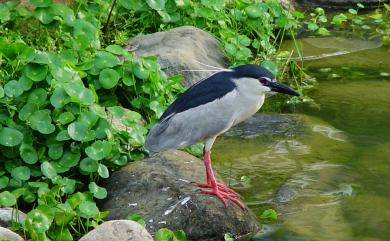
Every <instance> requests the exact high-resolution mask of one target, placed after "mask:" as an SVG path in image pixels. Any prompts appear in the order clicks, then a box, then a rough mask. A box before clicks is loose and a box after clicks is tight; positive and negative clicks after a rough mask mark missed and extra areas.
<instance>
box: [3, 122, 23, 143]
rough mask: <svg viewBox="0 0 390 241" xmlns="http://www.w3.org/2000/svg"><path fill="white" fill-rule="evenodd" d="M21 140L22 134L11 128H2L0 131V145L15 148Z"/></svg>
mask: <svg viewBox="0 0 390 241" xmlns="http://www.w3.org/2000/svg"><path fill="white" fill-rule="evenodd" d="M22 140H23V134H22V133H21V132H20V131H18V130H15V129H13V128H8V127H3V128H1V129H0V145H3V146H9V147H12V146H17V145H19V144H20V143H21V142H22Z"/></svg>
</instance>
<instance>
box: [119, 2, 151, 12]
mask: <svg viewBox="0 0 390 241" xmlns="http://www.w3.org/2000/svg"><path fill="white" fill-rule="evenodd" d="M118 4H119V5H120V6H122V7H124V8H126V9H129V10H135V11H146V10H148V7H147V5H146V3H145V1H144V0H118Z"/></svg>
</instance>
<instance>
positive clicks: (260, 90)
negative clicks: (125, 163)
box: [145, 64, 299, 208]
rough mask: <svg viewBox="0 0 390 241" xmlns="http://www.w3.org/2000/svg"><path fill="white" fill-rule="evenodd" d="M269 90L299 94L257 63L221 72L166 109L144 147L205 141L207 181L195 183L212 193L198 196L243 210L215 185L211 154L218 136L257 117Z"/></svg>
mask: <svg viewBox="0 0 390 241" xmlns="http://www.w3.org/2000/svg"><path fill="white" fill-rule="evenodd" d="M270 91H274V92H280V93H284V94H289V95H294V96H299V93H298V92H296V91H295V90H293V89H291V88H290V87H288V86H285V85H282V84H280V83H277V82H276V79H275V77H274V76H273V75H272V74H271V73H270V72H269V71H268V70H266V69H264V68H262V67H259V66H257V65H252V64H247V65H241V66H238V67H235V68H232V69H225V70H221V71H219V72H217V73H215V74H213V75H211V76H210V77H208V78H206V79H204V80H202V81H200V82H198V83H196V84H195V85H193V86H192V87H190V88H189V89H188V90H187V91H185V92H184V93H183V94H182V95H180V96H179V97H178V98H177V99H176V100H175V101H174V102H173V103H172V104H171V105H170V106H169V107H168V109H167V110H166V111H165V112H164V114H163V115H162V116H161V118H160V120H159V122H158V123H157V124H156V125H155V126H154V127H153V128H152V129H151V130H150V132H149V134H148V136H147V138H146V142H145V147H146V149H148V150H149V151H150V152H152V153H153V152H160V151H164V150H167V149H176V148H183V147H186V146H190V145H193V144H195V143H197V142H199V141H204V143H205V145H204V149H203V160H204V165H205V167H206V179H207V183H197V185H198V186H199V187H202V188H211V189H210V190H202V191H201V192H202V193H204V194H209V195H215V196H217V197H218V198H219V199H220V200H221V201H222V202H223V204H224V205H225V206H227V201H226V200H231V201H233V202H234V203H236V204H237V205H238V206H240V207H241V208H243V207H244V205H243V204H242V203H241V202H240V201H239V200H238V197H239V195H238V194H237V193H236V192H235V191H233V190H232V189H230V188H229V187H227V186H225V185H223V184H222V183H218V182H217V181H216V178H215V176H214V172H213V169H212V167H211V158H210V150H211V147H212V146H213V143H214V141H215V138H216V137H217V136H218V135H220V134H222V133H224V132H225V131H227V130H229V129H230V128H231V127H232V126H234V125H237V124H238V123H240V122H242V121H244V120H246V119H248V118H249V117H250V116H252V115H253V114H255V113H256V112H257V111H258V110H259V109H260V107H261V106H262V105H263V103H264V98H265V94H266V93H267V92H270Z"/></svg>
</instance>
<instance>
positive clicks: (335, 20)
mask: <svg viewBox="0 0 390 241" xmlns="http://www.w3.org/2000/svg"><path fill="white" fill-rule="evenodd" d="M347 19H348V17H347V16H346V15H345V14H343V13H340V14H338V15H335V16H334V17H333V19H332V24H335V25H337V26H340V25H342V24H343V23H344V22H346V21H347Z"/></svg>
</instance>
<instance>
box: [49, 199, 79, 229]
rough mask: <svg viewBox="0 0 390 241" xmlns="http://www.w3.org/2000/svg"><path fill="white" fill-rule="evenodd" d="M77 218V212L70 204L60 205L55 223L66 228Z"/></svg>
mask: <svg viewBox="0 0 390 241" xmlns="http://www.w3.org/2000/svg"><path fill="white" fill-rule="evenodd" d="M75 216H76V212H75V211H74V210H73V209H72V207H71V206H70V204H69V203H68V202H65V203H60V204H58V205H57V206H56V211H55V216H54V221H55V223H56V224H57V225H58V226H64V225H66V224H68V223H69V222H71V221H72V220H73V218H74V217H75Z"/></svg>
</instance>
